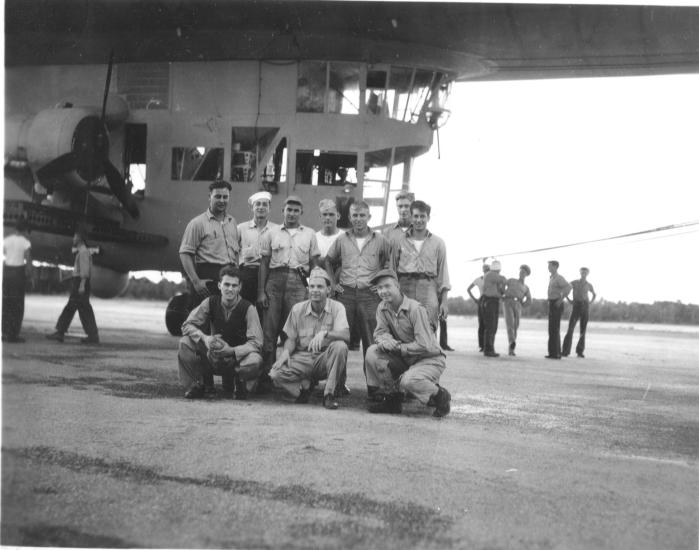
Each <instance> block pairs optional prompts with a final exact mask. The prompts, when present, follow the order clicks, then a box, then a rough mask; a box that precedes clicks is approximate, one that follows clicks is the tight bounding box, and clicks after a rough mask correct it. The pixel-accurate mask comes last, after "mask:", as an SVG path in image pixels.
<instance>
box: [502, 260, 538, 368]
mask: <svg viewBox="0 0 699 550" xmlns="http://www.w3.org/2000/svg"><path fill="white" fill-rule="evenodd" d="M531 272H532V271H531V269H530V268H529V266H528V265H526V264H523V265H521V266H519V279H507V290H505V299H504V300H503V311H504V313H505V325H506V326H507V341H508V343H509V345H510V347H509V351H508V355H512V356H514V355H515V348H516V347H517V330H518V329H519V319H520V317H521V315H522V308H523V307H526V306H528V305H529V304H530V303H531V301H532V295H531V294H530V292H529V287H528V286H527V285H525V284H524V280H525V279H526V278H527V277H528V276H529V275H530V274H531Z"/></svg>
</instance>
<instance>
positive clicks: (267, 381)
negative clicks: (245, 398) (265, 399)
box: [255, 372, 274, 395]
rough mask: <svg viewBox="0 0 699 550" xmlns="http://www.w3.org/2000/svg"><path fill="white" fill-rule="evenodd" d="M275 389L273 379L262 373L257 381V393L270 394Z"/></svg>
mask: <svg viewBox="0 0 699 550" xmlns="http://www.w3.org/2000/svg"><path fill="white" fill-rule="evenodd" d="M273 388H274V384H273V383H272V379H271V378H270V377H269V374H267V373H266V372H265V373H262V374H261V375H260V377H259V378H258V379H257V388H256V389H255V392H256V393H257V394H260V395H261V394H265V393H270V392H271V391H272V389H273Z"/></svg>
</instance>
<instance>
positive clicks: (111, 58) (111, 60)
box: [100, 50, 114, 124]
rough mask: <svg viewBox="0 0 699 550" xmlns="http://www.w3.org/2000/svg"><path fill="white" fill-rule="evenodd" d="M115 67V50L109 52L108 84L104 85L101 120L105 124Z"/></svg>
mask: <svg viewBox="0 0 699 550" xmlns="http://www.w3.org/2000/svg"><path fill="white" fill-rule="evenodd" d="M113 67H114V50H112V51H111V52H109V64H108V66H107V82H105V84H104V98H103V99H102V116H101V118H100V120H101V121H102V124H104V117H105V115H106V113H107V96H108V95H109V85H110V84H111V82H112V68H113Z"/></svg>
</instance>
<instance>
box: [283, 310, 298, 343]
mask: <svg viewBox="0 0 699 550" xmlns="http://www.w3.org/2000/svg"><path fill="white" fill-rule="evenodd" d="M298 316H299V309H298V308H297V307H296V306H294V307H292V308H291V312H290V313H289V317H287V319H286V323H284V328H283V329H282V330H283V331H284V333H285V334H286V336H287V338H290V339H291V341H292V342H297V341H298V336H299V331H298V326H297V325H298V323H297V317H298Z"/></svg>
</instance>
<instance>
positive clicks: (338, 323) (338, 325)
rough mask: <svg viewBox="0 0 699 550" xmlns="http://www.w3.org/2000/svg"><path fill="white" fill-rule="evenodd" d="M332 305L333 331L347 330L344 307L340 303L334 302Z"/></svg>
mask: <svg viewBox="0 0 699 550" xmlns="http://www.w3.org/2000/svg"><path fill="white" fill-rule="evenodd" d="M334 305H335V307H334V308H333V330H344V329H347V330H349V324H348V323H347V312H346V311H345V306H344V305H343V304H341V303H340V302H334Z"/></svg>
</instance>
